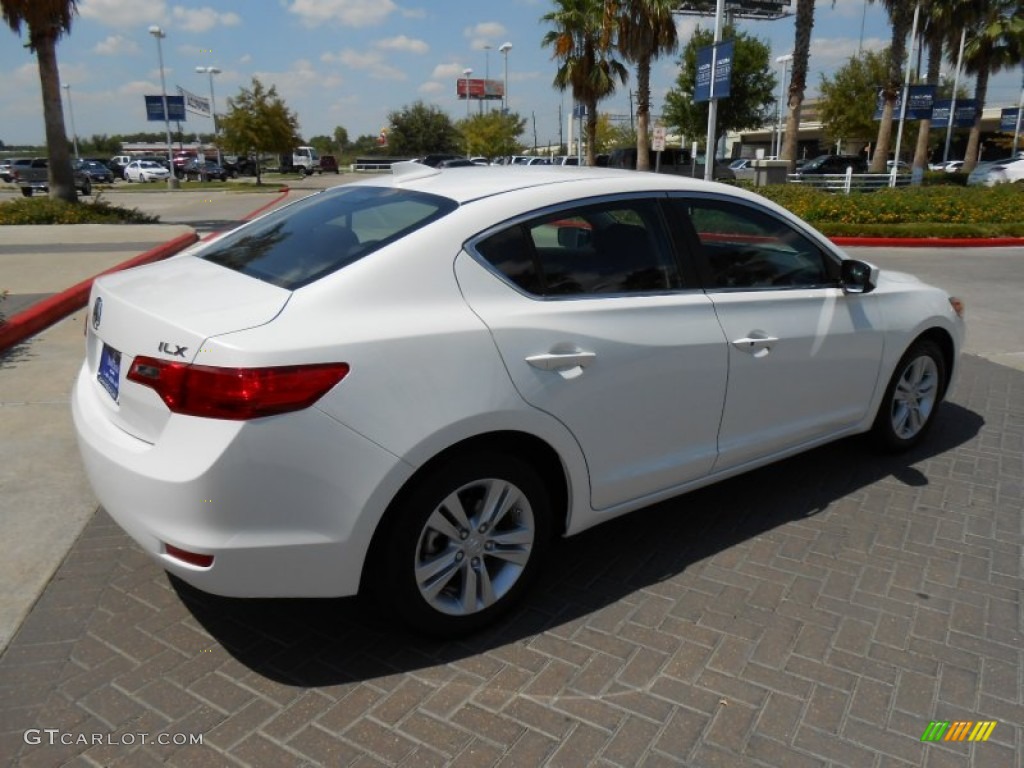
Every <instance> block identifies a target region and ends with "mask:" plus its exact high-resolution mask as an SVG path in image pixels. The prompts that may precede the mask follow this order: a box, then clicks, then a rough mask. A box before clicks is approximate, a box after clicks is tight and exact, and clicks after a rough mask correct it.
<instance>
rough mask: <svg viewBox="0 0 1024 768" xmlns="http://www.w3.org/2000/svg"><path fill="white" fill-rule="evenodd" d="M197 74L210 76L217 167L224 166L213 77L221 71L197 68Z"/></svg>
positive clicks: (211, 68)
mask: <svg viewBox="0 0 1024 768" xmlns="http://www.w3.org/2000/svg"><path fill="white" fill-rule="evenodd" d="M196 72H197V73H198V74H200V75H203V74H206V75H209V76H210V114H211V115H213V140H214V141H215V142H217V165H222V163H221V160H220V130H219V129H218V128H217V100H216V98H215V97H214V95H213V76H214V75H219V74H220V70H219V69H218V68H217V67H196Z"/></svg>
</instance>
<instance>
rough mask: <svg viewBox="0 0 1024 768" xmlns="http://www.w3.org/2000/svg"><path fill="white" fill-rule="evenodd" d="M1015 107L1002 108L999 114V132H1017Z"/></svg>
mask: <svg viewBox="0 0 1024 768" xmlns="http://www.w3.org/2000/svg"><path fill="white" fill-rule="evenodd" d="M1017 111H1018V109H1017V107H1003V111H1002V112H1000V113H999V130H1000V131H1009V132H1011V133H1012V132H1013V131H1015V130H1017Z"/></svg>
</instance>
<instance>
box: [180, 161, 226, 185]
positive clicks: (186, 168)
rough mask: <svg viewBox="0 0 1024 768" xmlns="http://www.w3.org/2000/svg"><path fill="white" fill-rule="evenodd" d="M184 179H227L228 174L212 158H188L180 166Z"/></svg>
mask: <svg viewBox="0 0 1024 768" xmlns="http://www.w3.org/2000/svg"><path fill="white" fill-rule="evenodd" d="M180 172H181V174H182V176H183V178H184V179H185V180H186V181H227V180H228V177H229V176H230V174H229V173H228V172H227V171H226V170H224V168H223V167H221V166H220V165H218V164H217V163H215V162H213V161H212V160H190V161H189V162H187V163H185V165H183V166H182V167H181V171H180Z"/></svg>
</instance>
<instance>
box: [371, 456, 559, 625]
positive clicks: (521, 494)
mask: <svg viewBox="0 0 1024 768" xmlns="http://www.w3.org/2000/svg"><path fill="white" fill-rule="evenodd" d="M399 504H400V506H399V507H398V508H397V509H396V510H395V512H396V517H394V518H392V524H391V526H390V528H389V529H388V531H387V534H386V540H385V541H384V542H382V544H383V547H382V548H381V550H380V551H381V552H382V554H381V556H380V557H379V562H378V563H377V568H376V569H374V570H375V573H374V575H373V576H372V583H371V584H370V585H368V586H369V588H370V590H371V593H372V594H373V596H374V597H376V598H377V600H378V601H379V603H380V604H381V605H392V606H393V607H394V610H395V611H396V612H397V613H398V615H399V616H400V617H401V618H402V619H403V620H404V621H405V622H406V623H408V624H410V625H411V626H413V627H414V628H416V629H418V630H420V631H422V632H426V633H428V634H431V635H435V636H442V637H451V636H456V635H461V634H465V633H467V632H472V631H474V630H476V629H478V628H480V627H482V626H484V625H485V624H487V623H489V622H491V621H493V620H494V619H495V618H497V617H498V616H499V615H501V614H502V613H504V612H505V611H507V610H508V609H509V608H510V607H511V606H512V605H513V604H514V603H515V602H516V600H518V599H519V598H520V597H521V596H522V594H523V592H524V591H525V590H526V588H527V585H528V584H529V582H530V580H531V579H532V578H533V576H534V575H535V573H536V571H537V568H538V567H539V563H540V561H541V560H542V558H543V555H544V553H545V551H546V549H547V546H548V542H549V539H550V531H551V510H550V500H549V497H548V492H547V489H546V488H545V486H544V483H543V481H542V480H541V478H540V476H539V475H538V474H537V472H536V471H535V470H534V469H533V468H532V467H531V466H530V465H529V464H527V463H525V462H523V461H521V460H519V459H518V458H515V457H512V456H505V455H501V454H480V455H473V456H469V455H463V456H461V457H456V458H455V459H453V460H451V461H449V462H447V463H446V464H444V465H442V466H441V467H440V468H439V469H438V470H437V471H436V472H433V473H431V474H430V475H428V476H426V477H424V478H423V479H422V480H421V481H420V482H418V483H417V484H416V485H415V486H414V487H412V488H411V489H410V490H409V491H408V492H407V493H405V494H404V496H403V499H402V500H401V501H400V502H399Z"/></svg>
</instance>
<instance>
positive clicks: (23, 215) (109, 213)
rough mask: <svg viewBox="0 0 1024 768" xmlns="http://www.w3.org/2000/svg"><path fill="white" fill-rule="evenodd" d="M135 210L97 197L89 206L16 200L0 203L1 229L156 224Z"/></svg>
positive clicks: (44, 199) (42, 199)
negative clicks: (51, 225) (74, 225)
mask: <svg viewBox="0 0 1024 768" xmlns="http://www.w3.org/2000/svg"><path fill="white" fill-rule="evenodd" d="M159 221H160V217H158V216H150V215H149V214H148V213H143V212H142V211H140V210H139V209H138V208H124V207H123V206H120V205H111V204H110V203H108V202H106V201H105V200H102V199H101V198H100V196H99V195H97V196H96V198H95V199H94V200H93V201H92V202H86V201H84V200H83V201H80V202H79V203H77V204H73V203H66V202H64V201H63V200H52V199H50V198H49V197H33V198H19V199H17V200H11V201H10V202H6V203H0V225H7V224H156V223H158V222H159Z"/></svg>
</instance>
